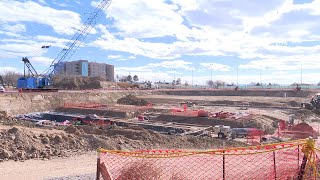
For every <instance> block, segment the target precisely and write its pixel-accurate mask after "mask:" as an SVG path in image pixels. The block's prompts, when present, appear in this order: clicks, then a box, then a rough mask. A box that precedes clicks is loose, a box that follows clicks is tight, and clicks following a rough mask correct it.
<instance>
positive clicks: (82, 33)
mask: <svg viewBox="0 0 320 180" xmlns="http://www.w3.org/2000/svg"><path fill="white" fill-rule="evenodd" d="M110 3H111V0H102V1H101V2H100V4H99V5H98V6H97V7H96V8H95V10H94V11H93V12H92V13H90V16H89V17H88V18H87V20H86V21H85V22H84V23H83V24H82V26H81V28H80V29H79V30H78V31H77V32H76V34H75V35H74V36H73V37H72V39H71V40H70V41H69V42H68V43H67V44H66V46H65V47H64V48H63V49H62V50H61V51H60V53H59V54H58V56H57V57H56V58H55V59H54V60H53V61H52V63H51V65H50V67H49V68H48V69H47V70H46V71H45V72H44V73H42V75H43V76H44V77H47V78H49V79H51V78H52V76H53V75H54V74H56V73H57V72H58V71H59V70H60V69H61V68H62V67H63V62H66V61H68V60H69V59H70V58H71V57H72V55H73V54H74V53H75V51H76V50H77V49H78V48H79V46H80V45H81V43H82V42H83V41H84V39H85V38H86V37H87V35H88V34H89V32H90V31H91V30H92V28H93V27H94V26H95V25H96V24H97V22H98V21H99V19H100V18H101V17H102V15H103V10H104V9H107V8H108V7H109V5H110Z"/></svg>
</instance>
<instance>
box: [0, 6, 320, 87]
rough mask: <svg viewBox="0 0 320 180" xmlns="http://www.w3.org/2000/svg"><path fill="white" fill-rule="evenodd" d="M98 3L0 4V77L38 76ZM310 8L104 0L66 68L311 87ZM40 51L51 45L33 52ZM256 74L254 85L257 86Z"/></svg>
mask: <svg viewBox="0 0 320 180" xmlns="http://www.w3.org/2000/svg"><path fill="white" fill-rule="evenodd" d="M97 2H99V1H97V0H94V1H91V0H81V1H80V0H64V1H61V0H33V1H26V0H20V1H13V0H0V72H5V71H8V70H12V71H18V72H22V71H23V63H22V62H21V58H22V57H23V56H27V57H29V58H30V59H31V61H32V63H33V65H34V66H35V68H36V69H37V71H38V72H42V71H43V70H44V69H46V68H47V67H48V66H49V64H50V63H51V61H52V60H53V59H54V58H55V56H56V55H57V54H58V52H59V51H60V50H61V49H62V48H63V47H64V44H65V43H66V42H67V41H68V39H70V38H71V37H72V35H73V33H74V32H75V30H76V29H78V28H79V27H80V26H81V23H83V22H84V21H85V19H86V17H88V14H87V13H88V12H91V11H92V8H93V7H94V6H95V5H96V4H97ZM319 29H320V1H319V0H314V1H312V0H294V1H293V0H269V1H260V0H237V1H234V0H188V1H186V0H152V1H150V0H130V1H126V0H113V1H112V3H111V5H110V7H109V8H108V9H107V10H105V14H104V16H103V17H102V18H101V20H100V21H99V22H98V24H97V26H96V27H95V28H94V30H93V31H91V33H90V34H89V36H88V37H87V39H86V40H85V42H84V43H83V46H82V47H81V48H80V49H79V50H78V51H77V52H76V53H75V54H74V56H73V57H72V58H71V60H78V59H87V60H89V61H96V62H104V63H108V64H113V65H114V66H115V74H118V75H120V76H121V75H127V74H131V75H134V74H137V75H138V76H139V77H140V79H142V80H152V81H159V80H161V81H163V80H166V81H172V80H173V78H174V76H175V77H176V78H178V77H180V78H181V79H182V82H185V81H188V82H189V83H191V79H192V72H193V77H194V78H193V79H194V83H197V84H204V83H205V82H206V81H207V80H210V79H211V72H212V79H213V80H224V81H226V82H229V83H231V82H234V83H236V82H237V79H238V81H239V83H241V84H244V83H250V82H258V81H260V77H261V81H262V82H264V83H269V82H271V83H280V84H291V83H293V82H300V78H301V77H300V71H301V67H302V72H303V73H302V74H303V76H302V79H303V82H304V83H317V82H319V81H320V78H319V70H320V60H319V57H320V56H319V55H320V32H319ZM42 45H51V47H50V48H49V49H48V50H47V51H39V50H41V49H40V47H41V46H42ZM237 70H238V75H239V76H238V78H237ZM260 74H261V76H260Z"/></svg>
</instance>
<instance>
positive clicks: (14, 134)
mask: <svg viewBox="0 0 320 180" xmlns="http://www.w3.org/2000/svg"><path fill="white" fill-rule="evenodd" d="M226 145H227V146H229V147H230V146H232V147H235V146H243V145H244V144H243V143H240V142H235V141H227V143H226ZM99 147H103V148H105V149H110V150H140V149H213V148H222V147H223V140H220V139H214V138H210V137H195V136H169V135H163V134H159V133H156V132H153V131H151V130H146V129H143V128H140V127H125V128H124V127H117V126H115V125H114V126H110V127H108V128H97V127H93V126H69V127H67V128H66V129H65V131H62V130H57V129H51V130H48V129H41V128H26V127H19V126H16V127H13V128H8V127H6V126H3V127H2V128H0V162H1V161H6V160H16V161H23V160H27V159H33V158H37V159H38V158H41V159H51V158H54V157H63V156H71V155H75V154H79V153H83V152H86V151H92V150H96V149H97V148H99Z"/></svg>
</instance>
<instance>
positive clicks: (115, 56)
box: [107, 55, 123, 59]
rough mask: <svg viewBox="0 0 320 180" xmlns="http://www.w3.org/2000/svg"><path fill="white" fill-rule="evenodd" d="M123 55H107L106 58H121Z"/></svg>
mask: <svg viewBox="0 0 320 180" xmlns="http://www.w3.org/2000/svg"><path fill="white" fill-rule="evenodd" d="M122 57H123V56H121V55H108V56H107V58H108V59H119V58H122Z"/></svg>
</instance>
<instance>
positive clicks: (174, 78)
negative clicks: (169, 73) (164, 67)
mask: <svg viewBox="0 0 320 180" xmlns="http://www.w3.org/2000/svg"><path fill="white" fill-rule="evenodd" d="M173 70H174V74H173V80H176V69H175V68H174V69H173Z"/></svg>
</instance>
